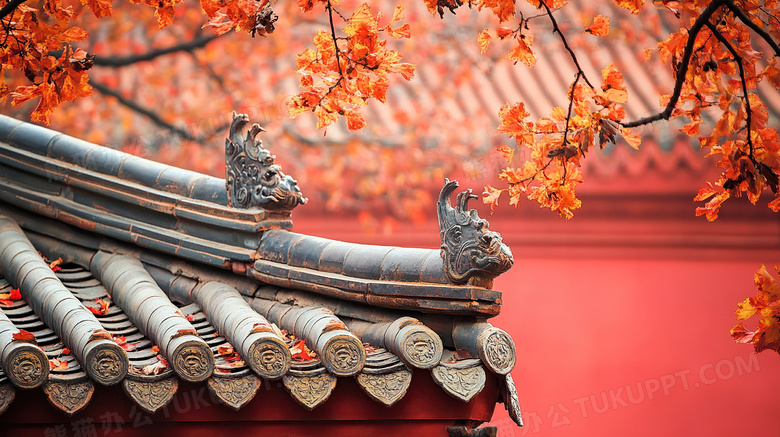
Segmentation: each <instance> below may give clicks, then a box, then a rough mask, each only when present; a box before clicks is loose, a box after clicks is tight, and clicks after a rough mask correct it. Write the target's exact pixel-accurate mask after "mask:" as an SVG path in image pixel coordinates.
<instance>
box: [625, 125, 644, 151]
mask: <svg viewBox="0 0 780 437" xmlns="http://www.w3.org/2000/svg"><path fill="white" fill-rule="evenodd" d="M620 134H621V135H622V136H623V139H624V140H626V143H628V145H629V146H631V148H632V149H634V150H639V145H640V144H642V136H641V135H640V134H638V133H634V132H632V131H631V129H627V128H621V129H620Z"/></svg>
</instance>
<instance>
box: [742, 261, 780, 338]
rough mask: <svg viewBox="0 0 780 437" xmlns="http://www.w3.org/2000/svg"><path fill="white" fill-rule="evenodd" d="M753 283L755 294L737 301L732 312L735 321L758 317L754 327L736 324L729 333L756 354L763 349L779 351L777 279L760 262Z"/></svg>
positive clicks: (779, 312) (778, 287)
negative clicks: (749, 346)
mask: <svg viewBox="0 0 780 437" xmlns="http://www.w3.org/2000/svg"><path fill="white" fill-rule="evenodd" d="M775 270H777V268H775ZM753 282H754V284H755V287H756V295H755V296H752V297H749V298H747V299H745V300H744V301H742V302H740V303H739V305H737V311H736V315H737V320H746V319H749V318H750V317H753V316H756V315H757V316H759V321H758V329H756V330H755V331H751V330H749V329H747V328H745V326H744V325H743V324H742V323H740V324H738V325H737V326H735V327H734V328H733V329H732V330H731V336H732V337H733V338H734V340H735V341H736V342H738V343H748V344H751V343H752V344H753V346H754V350H755V352H756V353H758V352H761V351H763V350H767V349H769V350H774V351H776V352H777V353H780V282H778V281H777V280H776V279H775V278H774V276H773V275H772V274H771V273H769V271H767V269H766V267H765V266H764V265H762V266H761V267H760V268H759V269H758V271H757V272H756V274H755V276H754V280H753Z"/></svg>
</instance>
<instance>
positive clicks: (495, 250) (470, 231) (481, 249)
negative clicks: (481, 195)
mask: <svg viewBox="0 0 780 437" xmlns="http://www.w3.org/2000/svg"><path fill="white" fill-rule="evenodd" d="M456 188H458V182H457V181H450V180H449V179H444V188H442V189H441V193H440V194H439V201H438V202H437V203H436V206H437V213H438V216H439V234H440V235H441V257H442V258H443V259H444V272H445V273H446V274H447V277H448V278H449V279H450V281H452V282H453V283H455V284H463V283H466V282H470V283H472V284H473V285H482V286H487V287H488V288H489V287H491V286H492V281H493V278H495V277H496V276H498V275H500V274H502V273H504V272H505V271H507V270H509V268H510V267H512V264H514V260H513V259H512V251H511V250H509V247H508V246H507V245H506V244H504V243H503V242H502V241H501V235H499V234H498V233H497V232H493V231H490V230H488V222H487V220H484V219H481V218H479V216H478V215H477V210H475V209H472V210H469V209H468V203H469V199H476V198H477V196H476V195H474V194H472V193H471V190H466V191H463V192H461V193H458V199H457V205H456V208H453V207H452V205H451V204H450V196H451V195H452V192H453V191H455V189H456ZM472 278H473V279H474V280H472V281H469V280H470V279H472Z"/></svg>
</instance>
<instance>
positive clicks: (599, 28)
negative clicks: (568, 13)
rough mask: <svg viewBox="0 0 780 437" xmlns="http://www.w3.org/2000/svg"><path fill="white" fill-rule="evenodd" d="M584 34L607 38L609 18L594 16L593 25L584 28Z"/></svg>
mask: <svg viewBox="0 0 780 437" xmlns="http://www.w3.org/2000/svg"><path fill="white" fill-rule="evenodd" d="M585 32H588V33H590V34H592V35H595V36H607V35H608V34H609V17H605V16H603V15H596V16H595V17H593V23H592V24H591V25H590V26H588V27H586V28H585Z"/></svg>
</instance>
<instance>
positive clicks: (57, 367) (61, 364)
mask: <svg viewBox="0 0 780 437" xmlns="http://www.w3.org/2000/svg"><path fill="white" fill-rule="evenodd" d="M49 368H50V369H51V370H53V371H55V372H62V371H65V370H68V362H67V361H64V360H60V359H57V358H52V359H50V360H49Z"/></svg>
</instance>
